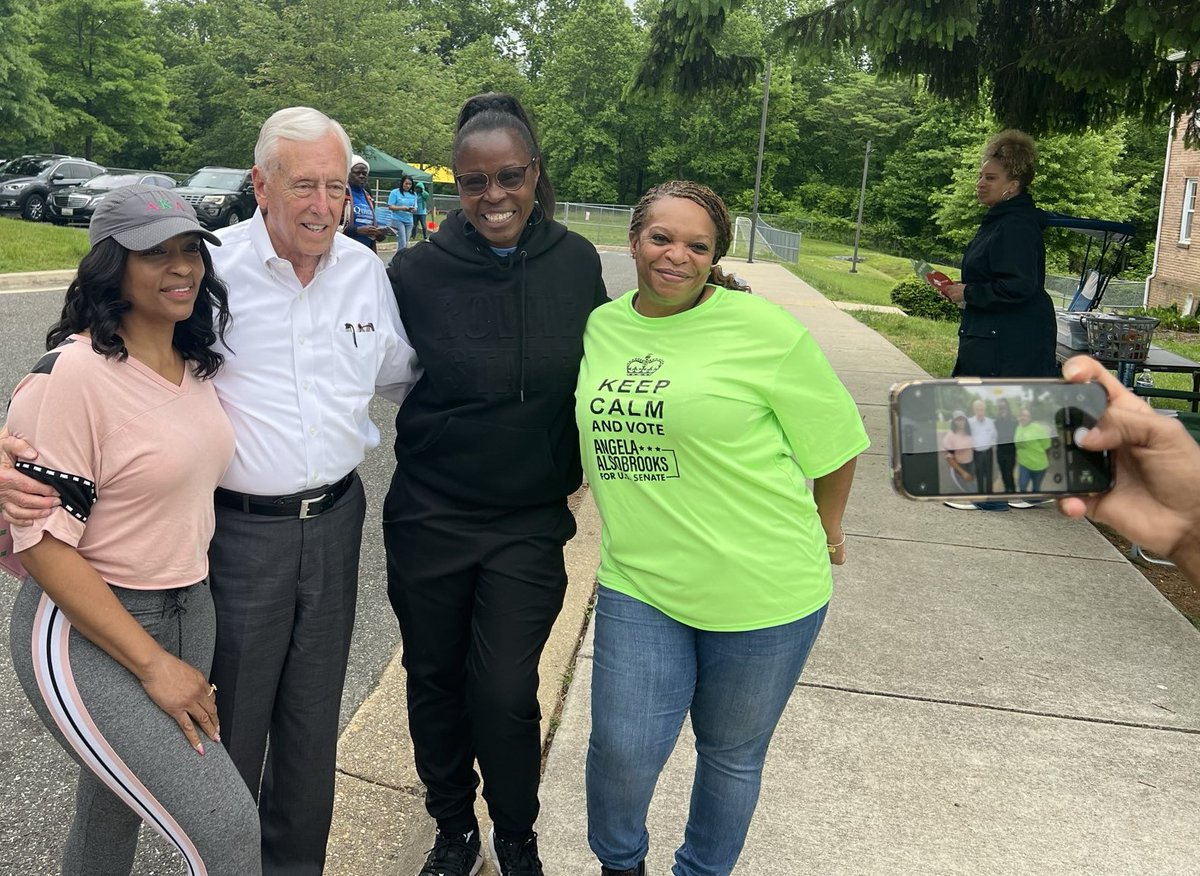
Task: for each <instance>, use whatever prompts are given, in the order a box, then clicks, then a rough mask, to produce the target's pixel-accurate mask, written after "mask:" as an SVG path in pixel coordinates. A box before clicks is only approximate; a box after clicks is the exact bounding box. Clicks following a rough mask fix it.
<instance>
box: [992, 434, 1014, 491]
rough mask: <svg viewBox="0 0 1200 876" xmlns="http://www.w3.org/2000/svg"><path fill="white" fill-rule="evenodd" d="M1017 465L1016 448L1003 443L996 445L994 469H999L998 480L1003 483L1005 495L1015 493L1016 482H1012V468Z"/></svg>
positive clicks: (1010, 444)
mask: <svg viewBox="0 0 1200 876" xmlns="http://www.w3.org/2000/svg"><path fill="white" fill-rule="evenodd" d="M1016 464H1017V446H1016V445H1015V444H1012V443H1009V442H1005V443H1003V444H997V445H996V467H997V468H999V469H1000V480H1002V481H1003V482H1004V491H1005V492H1006V493H1015V492H1016V491H1017V482H1016V481H1015V480H1013V467H1014V466H1016Z"/></svg>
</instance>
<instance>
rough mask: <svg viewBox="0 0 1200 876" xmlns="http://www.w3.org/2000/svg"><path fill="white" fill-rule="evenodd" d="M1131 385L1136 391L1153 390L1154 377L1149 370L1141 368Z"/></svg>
mask: <svg viewBox="0 0 1200 876" xmlns="http://www.w3.org/2000/svg"><path fill="white" fill-rule="evenodd" d="M1133 385H1134V387H1135V388H1137V389H1153V388H1154V375H1153V374H1151V373H1150V369H1149V368H1143V369H1142V373H1141V374H1139V375H1138V376H1137V378H1136V379H1135V380H1134V381H1133Z"/></svg>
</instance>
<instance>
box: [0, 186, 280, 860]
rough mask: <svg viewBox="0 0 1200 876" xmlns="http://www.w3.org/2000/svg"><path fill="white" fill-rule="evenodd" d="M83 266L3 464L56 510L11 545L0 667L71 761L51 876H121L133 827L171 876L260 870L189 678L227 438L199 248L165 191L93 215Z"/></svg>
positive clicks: (243, 808) (189, 215) (210, 690)
mask: <svg viewBox="0 0 1200 876" xmlns="http://www.w3.org/2000/svg"><path fill="white" fill-rule="evenodd" d="M89 237H90V240H91V244H92V248H91V250H90V251H89V252H88V254H87V255H86V256H84V258H83V261H82V262H81V263H80V265H79V271H78V273H77V274H76V277H75V279H74V281H73V282H72V283H71V286H70V288H69V289H68V290H67V295H66V300H65V303H64V305H63V310H62V317H61V318H60V319H59V321H58V322H57V323H56V324H55V325H54V326H53V327H52V328H51V329H50V332H49V334H48V335H47V338H46V346H47V349H48V350H49V351H50V352H48V353H46V355H44V356H43V357H42V358H41V359H40V360H39V361H38V363H37V365H36V366H35V367H34V369H33V371H32V373H30V374H29V375H28V376H27V377H25V378H24V379H23V380H22V381H21V383H20V384H19V385H18V386H17V389H16V391H15V393H14V395H13V401H12V405H11V407H10V409H9V421H8V428H9V430H10V431H12V432H13V434H16V435H19V436H21V437H23V438H25V439H26V440H28V441H29V442H30V443H32V444H34V445H35V446H37V448H38V450H39V455H38V459H37V462H36V463H30V462H23V461H17V462H16V463H15V465H16V467H17V468H20V469H21V470H22V471H24V472H25V473H26V474H28V475H30V476H31V477H33V478H35V479H37V480H40V481H43V482H44V483H48V484H52V485H53V486H54V487H55V488H56V489H57V491H58V493H59V498H60V505H59V507H58V508H57V509H55V511H54V513H53V514H51V515H50V516H49V517H46V518H43V519H41V520H37V521H35V522H33V523H31V524H29V525H27V526H20V527H13V541H14V547H15V549H16V552H17V554H18V556H19V557H20V559H21V562H22V563H23V564H24V566H25V568H26V569H27V570H28V572H29V577H28V578H27V579H26V580H25V582H24V585H23V586H22V588H21V591H20V593H19V594H18V596H17V599H16V603H15V605H14V607H13V618H12V627H11V636H10V641H11V643H12V652H13V663H14V665H15V667H16V670H17V674H18V677H19V678H20V680H21V683H22V686H23V687H24V688H25V692H26V695H27V696H28V697H29V700H30V702H31V703H32V704H33V706H34V709H35V710H36V711H37V713H38V715H39V717H41V719H42V721H43V723H45V724H46V726H47V727H48V728H49V729H50V731H51V732H52V733H53V734H54V736H55V737H56V738H57V740H58V741H59V743H60V744H61V745H62V746H63V748H64V749H65V750H66V751H67V753H68V754H70V755H71V756H72V757H74V758H75V760H76V761H78V762H79V764H80V765H81V767H83V768H82V769H81V770H80V774H79V787H78V790H77V794H76V801H77V805H76V811H75V817H74V821H73V823H72V825H71V829H70V832H69V834H68V836H67V843H66V848H65V849H64V852H63V865H62V869H63V872H64V873H81V872H84V871H86V872H98V873H111V874H121V873H129V872H130V869H131V868H132V866H133V859H134V854H135V852H136V849H137V836H138V827H139V825H140V823H141V822H142V821H145V822H146V823H147V824H149V825H150V826H151V827H153V828H154V829H155V830H157V831H158V832H159V833H160V834H162V836H163V837H165V838H166V839H167V841H168V842H169V843H171V844H172V846H174V848H175V849H177V850H178V851H179V853H180V854H181V855H182V856H183V857H184V859H185V860H186V861H187V863H188V872H190V873H207V874H208V876H217V874H228V876H245V874H255V873H259V872H260V871H261V864H260V861H259V831H258V817H257V812H256V809H255V806H254V801H253V799H252V798H251V796H250V792H249V790H248V789H247V788H246V785H245V783H244V782H243V781H242V780H241V778H240V776H239V774H238V772H237V769H236V768H235V767H234V765H233V762H232V761H231V760H230V758H229V756H228V754H227V753H226V752H225V750H224V748H223V747H222V746H221V745H220V744H219V743H220V739H221V737H220V730H219V728H218V726H217V709H216V699H215V694H216V689H215V687H213V686H212V685H210V684H209V682H208V679H207V674H208V670H209V666H210V664H211V661H212V652H213V643H214V638H215V628H216V627H215V616H214V612H213V604H212V597H211V595H210V594H209V592H208V585H207V580H206V579H207V575H208V559H207V550H208V542H209V539H210V537H211V536H212V531H213V516H214V515H213V504H212V493H213V489H214V488H215V487H216V485H217V481H218V480H219V479H220V477H221V475H222V474H223V473H224V471H225V468H226V467H227V466H228V464H229V461H230V459H232V456H233V430H232V427H231V426H230V424H229V420H228V418H227V417H226V416H225V413H224V411H223V410H222V409H221V405H220V403H219V401H218V400H217V396H216V391H215V390H214V389H213V386H212V383H211V382H210V381H209V380H208V379H207V378H209V377H211V376H212V375H213V374H215V373H216V372H217V371H218V369H220V367H221V365H222V362H223V359H222V356H221V354H220V353H218V352H216V351H215V350H214V349H212V346H213V344H215V343H216V342H217V340H218V339H219V338H221V337H222V336H223V333H224V328H225V326H226V325H227V323H228V320H229V315H228V309H227V306H226V291H225V287H224V285H223V284H222V283H221V282H220V281H219V280H217V279H216V277H214V276H213V274H212V261H211V260H210V258H209V255H208V251H207V249H206V248H205V241H207V242H208V243H212V244H218V245H219V244H220V240H219V239H218V238H216V237H215V236H213V235H212V234H210V233H209V232H207V231H204V230H203V229H202V228H201V227H200V225H199V224H198V223H197V221H196V216H195V213H194V212H193V210H192V208H191V206H189V205H188V204H187V203H186V202H184V201H183V200H182V199H181V198H180V197H178V196H177V195H175V194H173V193H172V192H170V191H169V190H166V189H159V188H155V187H152V186H142V185H136V186H127V187H125V188H122V189H118V190H116V191H114V192H113V193H112V194H110V195H109V196H108V197H107V198H105V200H104V201H103V203H102V204H101V206H100V207H99V208H98V209H97V210H96V212H95V214H94V216H93V218H92V223H91V228H90V231H89Z"/></svg>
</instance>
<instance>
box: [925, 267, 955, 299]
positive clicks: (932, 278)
mask: <svg viewBox="0 0 1200 876" xmlns="http://www.w3.org/2000/svg"><path fill="white" fill-rule="evenodd" d="M925 282H927V283H928V284H929V285H930V286H932V287H933V288H934V289H937V290H938V291H939V292H941V293H942V294H943V295H945V294H946V287H947V286H949V285H950V284H951V283H953V282H954V281H953V280H951V279H950V278H949V277H947V276H946V275H945V274H943V273H942V272H941V271H930V272H929V273H928V274H926V275H925Z"/></svg>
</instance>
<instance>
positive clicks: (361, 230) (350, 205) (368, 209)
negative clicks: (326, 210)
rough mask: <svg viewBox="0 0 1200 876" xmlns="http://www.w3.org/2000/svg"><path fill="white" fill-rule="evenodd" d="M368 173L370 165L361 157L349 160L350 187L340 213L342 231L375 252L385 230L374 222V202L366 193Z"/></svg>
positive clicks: (357, 156)
mask: <svg viewBox="0 0 1200 876" xmlns="http://www.w3.org/2000/svg"><path fill="white" fill-rule="evenodd" d="M370 172H371V167H370V165H368V164H367V160H366V159H365V158H363V157H362V156H361V155H354V156H352V157H351V158H350V179H349V183H350V187H349V190H348V191H347V192H346V206H345V208H344V209H343V211H342V231H343V232H344V233H345V235H346V236H347V237H350V238H352V239H354V240H357V241H358V242H359V243H361V244H362V245H363V246H365V247H366V248H367V249H369V250H371V252H375V246H376V242H377V241H379V240H382V239H383V238H384V236H385V235H386V234H387V230H386V229H384V228H380V227H379V226H378V225H377V224H376V222H375V202H374V201H373V200H372V199H371V195H370V194H369V193H368V192H367V174H369V173H370Z"/></svg>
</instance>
